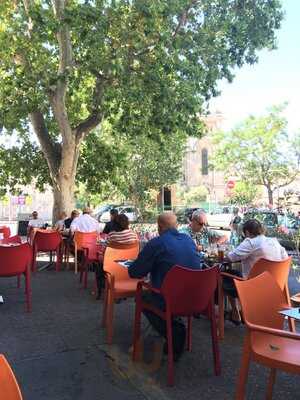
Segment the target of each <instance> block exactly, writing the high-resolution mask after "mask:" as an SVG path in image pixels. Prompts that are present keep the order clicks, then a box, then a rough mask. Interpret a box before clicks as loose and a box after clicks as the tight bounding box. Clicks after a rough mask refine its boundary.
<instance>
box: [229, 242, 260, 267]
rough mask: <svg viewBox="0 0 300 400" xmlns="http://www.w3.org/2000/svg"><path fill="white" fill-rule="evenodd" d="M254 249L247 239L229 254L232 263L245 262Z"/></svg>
mask: <svg viewBox="0 0 300 400" xmlns="http://www.w3.org/2000/svg"><path fill="white" fill-rule="evenodd" d="M253 250H254V248H253V246H252V244H251V241H250V240H249V239H245V240H244V241H243V242H242V243H241V244H240V245H239V246H238V247H236V248H235V249H234V250H233V251H231V252H230V253H229V254H228V258H229V260H230V261H232V262H236V261H241V260H245V259H246V258H247V257H249V255H250V254H251V253H252V252H253Z"/></svg>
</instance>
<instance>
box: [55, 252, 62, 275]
mask: <svg viewBox="0 0 300 400" xmlns="http://www.w3.org/2000/svg"><path fill="white" fill-rule="evenodd" d="M60 265H61V250H60V248H58V249H57V250H56V264H55V271H56V272H58V271H60Z"/></svg>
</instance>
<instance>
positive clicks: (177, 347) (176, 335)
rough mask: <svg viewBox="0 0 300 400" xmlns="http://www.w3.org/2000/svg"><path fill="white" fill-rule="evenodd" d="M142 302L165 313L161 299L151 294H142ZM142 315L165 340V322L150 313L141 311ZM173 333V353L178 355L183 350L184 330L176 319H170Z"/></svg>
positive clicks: (182, 325)
mask: <svg viewBox="0 0 300 400" xmlns="http://www.w3.org/2000/svg"><path fill="white" fill-rule="evenodd" d="M142 296H143V301H144V302H145V303H149V304H151V305H153V306H154V307H156V308H159V309H160V310H162V311H165V305H164V301H163V299H162V298H161V297H159V296H158V295H156V294H153V293H151V292H144V293H143V295H142ZM143 314H144V315H145V317H146V318H147V319H148V321H149V322H150V324H151V325H152V326H153V328H154V329H155V330H156V331H157V332H158V333H159V334H160V335H161V336H163V337H164V338H165V339H167V324H166V321H165V320H163V319H162V318H160V317H159V316H158V315H156V314H154V313H153V312H152V311H149V310H143ZM172 333H173V351H174V353H175V354H180V353H182V352H183V350H184V346H185V336H186V329H185V325H184V323H183V322H182V321H181V320H179V319H178V318H173V319H172Z"/></svg>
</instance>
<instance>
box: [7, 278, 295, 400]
mask: <svg viewBox="0 0 300 400" xmlns="http://www.w3.org/2000/svg"><path fill="white" fill-rule="evenodd" d="M32 283H33V311H32V313H31V314H27V313H26V312H25V297H24V295H23V290H22V289H21V290H18V289H17V288H16V278H7V279H4V278H1V279H0V293H1V294H3V296H4V298H5V304H4V305H1V306H0V322H1V330H0V353H4V354H5V355H6V357H7V358H8V360H9V362H10V363H11V365H12V367H13V369H14V371H15V374H16V376H17V379H18V381H19V383H20V386H21V388H22V391H23V393H24V400H94V399H95V400H100V399H107V400H111V399H114V400H142V399H149V400H160V399H161V400H171V399H174V400H177V399H178V400H179V399H185V400H192V399H201V400H206V399H214V400H227V399H228V400H229V399H230V400H231V399H233V398H234V389H235V384H236V376H237V371H238V368H239V363H240V355H241V346H242V338H243V333H244V329H243V327H237V328H236V327H234V326H233V325H232V324H231V323H227V325H226V331H225V340H224V341H223V342H222V343H221V345H220V348H221V362H222V376H221V377H215V376H214V375H213V364H212V352H211V342H210V336H209V324H208V322H207V321H206V320H205V319H199V320H194V322H193V351H192V353H185V354H184V355H183V357H182V359H181V360H180V361H179V362H178V363H177V364H176V365H175V380H176V385H175V387H174V388H169V387H167V385H166V372H167V368H166V359H165V358H163V359H162V362H161V363H160V364H159V365H160V368H159V369H157V368H156V371H153V369H155V365H154V367H153V365H152V364H151V359H152V358H153V354H154V352H153V348H154V346H155V345H156V346H158V344H159V342H158V341H157V340H156V339H155V338H153V340H152V339H151V338H148V340H147V343H146V351H145V362H144V363H142V364H141V363H140V364H133V363H132V362H131V360H130V346H131V340H132V327H133V317H134V303H133V301H132V300H128V301H124V302H122V303H120V304H117V305H116V307H115V312H116V314H115V317H116V318H115V337H114V343H115V344H114V345H112V346H107V345H106V344H105V336H104V332H103V329H101V327H100V319H101V312H102V302H101V301H96V300H95V299H94V298H93V296H92V295H91V294H90V290H83V289H81V288H80V286H79V283H78V276H75V275H74V273H72V272H70V271H68V272H66V271H63V272H59V273H56V272H55V271H53V270H50V271H42V272H38V273H36V274H35V275H34V276H33V279H32ZM292 286H293V292H294V291H300V290H299V284H298V283H297V282H296V281H295V280H294V279H292ZM90 287H91V283H90ZM297 289H298V290H297ZM156 354H157V353H156ZM152 367H153V368H152ZM266 382H267V371H266V370H265V369H264V368H261V367H258V366H255V365H253V366H252V367H251V369H250V375H249V385H248V395H247V400H260V399H264V393H265V389H266ZM298 397H299V377H297V376H291V375H286V374H281V373H279V374H278V379H277V382H276V386H275V394H274V397H273V399H274V400H281V399H282V400H283V399H284V400H294V399H297V398H298ZM0 399H1V393H0ZM1 400H5V399H1Z"/></svg>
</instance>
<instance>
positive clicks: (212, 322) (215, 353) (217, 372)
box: [209, 301, 221, 376]
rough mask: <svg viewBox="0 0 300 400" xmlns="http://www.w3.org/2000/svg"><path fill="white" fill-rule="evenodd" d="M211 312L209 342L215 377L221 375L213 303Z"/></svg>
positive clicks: (212, 303)
mask: <svg viewBox="0 0 300 400" xmlns="http://www.w3.org/2000/svg"><path fill="white" fill-rule="evenodd" d="M210 308H211V312H210V313H209V314H210V317H211V319H210V327H211V340H212V348H213V356H214V369H215V375H217V376H218V375H221V363H220V351H219V342H218V335H217V323H216V315H215V305H214V301H212V302H211V306H210Z"/></svg>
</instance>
